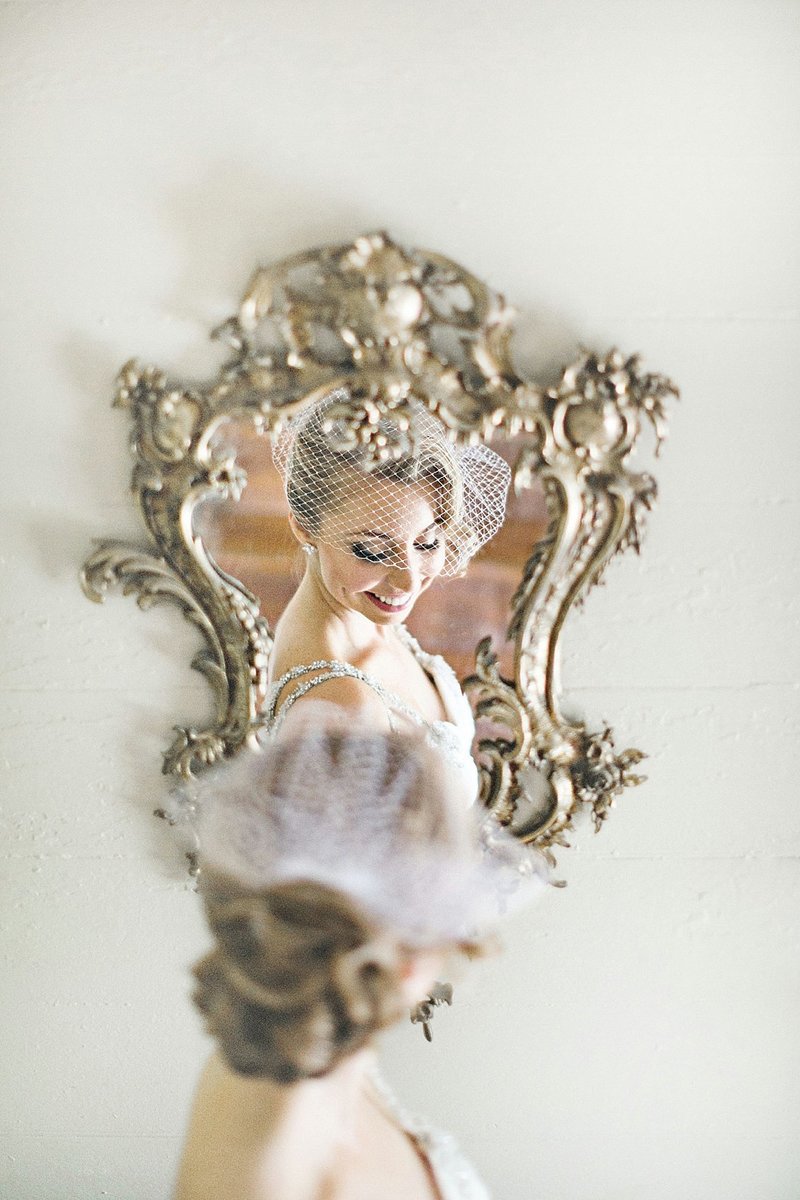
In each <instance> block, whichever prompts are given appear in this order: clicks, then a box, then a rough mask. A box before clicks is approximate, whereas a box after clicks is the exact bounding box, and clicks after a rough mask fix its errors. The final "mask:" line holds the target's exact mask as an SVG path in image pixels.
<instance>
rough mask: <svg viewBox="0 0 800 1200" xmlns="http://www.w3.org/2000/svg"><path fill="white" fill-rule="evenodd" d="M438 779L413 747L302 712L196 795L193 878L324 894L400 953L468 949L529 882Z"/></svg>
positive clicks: (515, 856) (426, 756) (526, 856)
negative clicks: (345, 903) (356, 911)
mask: <svg viewBox="0 0 800 1200" xmlns="http://www.w3.org/2000/svg"><path fill="white" fill-rule="evenodd" d="M439 772H440V766H439V762H438V759H437V757H436V756H435V755H434V754H432V753H431V751H430V749H429V748H428V747H427V745H426V744H425V742H424V741H423V740H422V739H421V738H420V737H419V736H417V735H415V734H413V735H409V734H403V735H400V734H382V733H378V732H376V731H375V730H371V729H368V728H366V727H364V728H360V727H358V726H356V727H353V726H352V724H351V725H350V726H349V727H348V728H347V729H345V728H344V727H343V725H342V721H341V714H337V710H335V709H332V707H331V706H330V705H327V704H325V703H323V702H314V704H313V705H309V706H308V710H307V713H306V714H305V716H304V717H303V718H302V720H300V719H298V720H297V721H295V723H294V724H293V726H292V730H291V732H289V731H288V730H287V732H286V733H284V734H283V735H281V737H279V738H277V739H275V740H273V741H272V742H271V743H270V746H269V749H268V750H267V751H264V752H260V753H259V752H242V753H241V754H240V755H239V757H238V759H237V760H236V761H235V762H233V763H232V764H230V765H229V766H227V767H224V768H221V770H220V772H218V773H215V775H214V777H213V778H211V779H206V780H205V781H202V782H201V784H200V787H199V792H198V793H197V795H196V799H197V800H198V801H199V804H198V810H199V816H198V825H199V834H200V845H201V855H200V862H201V870H202V869H207V868H211V869H212V871H215V872H221V873H223V874H225V875H228V876H230V877H232V878H233V879H235V880H236V881H237V882H238V883H240V884H243V885H244V886H246V887H248V888H253V889H254V890H258V891H260V890H262V889H266V888H268V887H270V886H273V885H276V884H280V883H287V882H291V881H301V880H302V881H309V882H314V883H318V884H324V885H326V886H328V887H330V888H332V889H334V890H336V891H339V892H342V893H344V894H345V895H346V896H348V897H349V898H350V899H351V900H353V901H354V902H356V903H357V904H358V905H359V906H360V907H362V908H363V910H364V912H365V914H366V915H367V916H368V917H369V918H371V919H372V920H374V921H375V922H376V923H377V924H378V925H380V926H381V927H384V928H387V929H388V930H390V931H391V932H392V933H393V934H395V935H396V936H397V938H398V939H399V940H401V941H403V942H404V943H406V944H407V945H410V946H419V947H422V946H426V945H440V944H442V943H443V942H448V941H452V942H457V941H460V940H467V941H469V940H474V939H475V937H476V936H477V935H478V933H479V932H485V930H486V928H487V926H490V925H492V924H493V923H494V921H495V920H496V919H497V917H498V916H499V915H500V913H501V912H502V911H504V910H505V908H506V907H507V905H508V901H509V897H512V898H513V903H514V905H515V906H516V905H517V904H518V902H519V900H520V898H522V897H524V896H527V895H528V894H529V893H530V892H531V886H530V884H531V883H535V884H536V885H538V884H540V883H541V881H542V879H543V871H542V868H541V866H540V865H538V864H537V862H536V860H535V859H534V858H533V857H532V856H531V854H530V852H529V851H528V850H527V848H525V847H523V846H521V845H520V844H519V843H518V842H516V841H515V840H514V839H513V838H512V837H511V836H510V835H508V834H506V833H505V831H504V830H502V829H500V827H499V825H498V824H497V822H496V821H495V820H494V818H492V817H490V816H489V814H487V813H486V812H485V811H481V812H480V814H479V813H478V811H477V810H473V811H472V812H469V811H465V810H464V808H463V806H462V805H461V804H460V803H454V802H452V801H451V800H450V799H449V798H448V797H447V795H446V794H445V793H444V790H443V788H442V784H441V779H440V774H439ZM525 881H527V884H526V882H525Z"/></svg>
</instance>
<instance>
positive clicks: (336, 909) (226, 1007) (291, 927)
mask: <svg viewBox="0 0 800 1200" xmlns="http://www.w3.org/2000/svg"><path fill="white" fill-rule="evenodd" d="M202 891H203V894H204V899H205V904H206V913H207V915H208V920H209V924H210V926H211V930H212V932H213V933H214V935H215V937H216V940H217V946H216V948H215V949H214V950H212V952H211V953H210V954H208V955H207V956H206V957H205V958H204V959H202V960H201V961H200V962H199V963H198V964H197V966H196V967H195V968H194V974H195V978H196V980H197V987H196V990H195V994H194V999H195V1003H196V1004H197V1006H198V1008H199V1009H200V1010H201V1011H202V1012H203V1014H204V1016H205V1018H206V1025H207V1028H208V1031H209V1033H211V1034H212V1035H213V1036H214V1037H215V1038H216V1039H217V1041H218V1044H219V1047H220V1050H221V1052H222V1054H223V1056H224V1058H225V1059H226V1061H227V1063H228V1065H229V1066H230V1067H231V1068H232V1069H233V1070H234V1071H236V1072H237V1073H239V1074H241V1075H250V1076H267V1077H269V1078H271V1079H275V1080H277V1081H278V1082H280V1083H291V1082H294V1081H295V1080H298V1079H305V1078H309V1077H312V1076H317V1075H322V1074H325V1073H326V1072H327V1071H329V1070H331V1069H332V1068H333V1067H334V1066H335V1065H336V1064H337V1063H338V1062H339V1061H340V1059H342V1058H345V1057H347V1055H349V1054H352V1053H353V1052H354V1051H355V1050H357V1049H359V1048H360V1047H361V1046H363V1045H364V1044H365V1042H367V1041H368V1039H369V1038H370V1037H371V1036H372V1035H373V1034H374V1033H375V1032H376V1031H377V1030H379V1029H382V1028H384V1027H385V1026H386V1025H390V1024H392V1023H393V1022H394V1021H395V1020H397V1018H398V1017H399V1016H400V1015H401V1014H402V1011H403V1006H402V1003H401V1001H400V976H399V966H400V948H399V947H398V946H396V945H393V944H392V942H391V940H390V939H389V938H387V937H385V936H382V935H381V933H380V931H379V930H377V929H376V928H374V926H372V925H371V924H370V923H369V922H368V921H366V920H365V919H364V916H363V914H361V913H360V912H359V911H358V909H357V908H356V906H355V905H354V904H353V903H352V902H351V901H350V900H349V899H348V898H347V897H346V896H345V895H343V894H342V893H340V892H336V891H334V890H332V889H331V888H328V887H325V886H324V885H321V884H318V883H314V882H310V881H298V882H291V883H283V884H277V885H275V886H274V887H272V888H269V889H267V890H265V891H264V892H262V893H261V894H258V895H254V894H252V893H248V892H247V891H244V890H243V889H242V888H241V887H239V886H237V885H236V883H235V882H234V881H233V880H230V879H226V878H225V877H224V876H219V875H214V874H213V873H206V875H205V876H204V879H203V884H202Z"/></svg>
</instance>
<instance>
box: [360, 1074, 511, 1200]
mask: <svg viewBox="0 0 800 1200" xmlns="http://www.w3.org/2000/svg"><path fill="white" fill-rule="evenodd" d="M370 1081H371V1083H372V1087H373V1090H374V1092H375V1094H376V1097H377V1101H378V1103H379V1104H380V1105H381V1107H382V1108H383V1110H384V1111H385V1112H386V1113H388V1115H389V1116H390V1117H391V1118H392V1120H393V1121H394V1122H395V1123H396V1124H397V1125H399V1126H400V1128H401V1129H403V1130H404V1131H405V1132H406V1133H407V1134H408V1136H409V1137H410V1138H411V1139H412V1141H413V1142H414V1143H415V1145H416V1146H417V1149H418V1150H419V1152H420V1154H421V1155H422V1157H423V1158H424V1159H425V1161H426V1162H427V1163H428V1165H429V1167H430V1170H431V1174H432V1175H433V1179H434V1182H435V1184H436V1187H437V1189H438V1191H439V1194H440V1196H441V1200H491V1197H490V1196H489V1192H488V1191H487V1189H486V1187H485V1185H484V1184H483V1183H482V1182H481V1180H480V1178H479V1177H478V1175H477V1173H476V1171H475V1168H474V1167H473V1166H472V1164H471V1163H470V1162H469V1161H468V1160H467V1159H466V1158H465V1157H464V1155H463V1154H462V1153H461V1150H460V1148H459V1146H458V1143H457V1142H456V1140H455V1138H454V1137H452V1136H451V1135H450V1134H449V1133H444V1132H443V1131H442V1130H440V1129H435V1128H434V1127H432V1126H430V1125H428V1124H427V1123H426V1122H424V1121H420V1120H418V1119H417V1118H416V1117H414V1116H412V1115H411V1114H410V1113H408V1112H406V1111H405V1109H404V1108H403V1107H402V1106H401V1105H400V1104H399V1103H398V1101H397V1099H396V1098H395V1096H394V1095H393V1094H392V1092H391V1090H390V1089H389V1086H388V1085H387V1083H386V1082H385V1080H384V1079H383V1077H382V1076H381V1075H380V1074H379V1073H378V1071H377V1070H375V1071H373V1072H371V1075H370Z"/></svg>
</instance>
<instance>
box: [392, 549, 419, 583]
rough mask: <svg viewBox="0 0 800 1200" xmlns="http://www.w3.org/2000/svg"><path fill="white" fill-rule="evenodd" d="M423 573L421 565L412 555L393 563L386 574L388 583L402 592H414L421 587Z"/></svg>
mask: <svg viewBox="0 0 800 1200" xmlns="http://www.w3.org/2000/svg"><path fill="white" fill-rule="evenodd" d="M421 577H422V573H421V571H420V568H419V563H418V562H416V560H415V557H414V555H413V553H412V554H408V555H403V556H402V558H399V557H398V559H397V560H396V561H395V562H393V563H392V564H391V566H390V568H389V570H388V572H387V574H386V578H387V582H389V583H391V585H392V587H396V588H397V590H398V591H400V592H413V591H415V590H416V588H417V587H418V585H419V582H420V579H421Z"/></svg>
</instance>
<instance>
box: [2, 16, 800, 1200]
mask: <svg viewBox="0 0 800 1200" xmlns="http://www.w3.org/2000/svg"><path fill="white" fill-rule="evenodd" d="M0 37H1V38H2V46H3V57H4V61H5V69H4V72H3V79H2V82H1V83H0V94H1V95H2V133H3V150H2V154H1V155H0V173H1V174H2V189H3V195H4V219H3V222H2V226H1V227H0V244H1V245H2V261H3V268H4V270H3V273H4V278H5V280H6V288H5V293H4V301H3V303H2V308H1V309H0V321H2V346H3V351H4V359H5V364H4V371H3V384H4V405H3V423H2V441H3V471H2V477H1V478H0V486H1V487H2V501H1V503H2V531H3V533H2V565H3V574H2V578H3V585H4V586H3V608H2V633H3V658H2V714H3V715H2V758H1V759H0V763H1V765H2V781H3V807H2V838H1V839H0V862H1V863H2V873H1V874H2V885H1V886H2V893H3V895H2V904H3V913H4V921H3V927H4V933H3V939H4V943H3V970H2V984H0V987H1V988H2V992H3V996H4V1009H5V1016H4V1019H3V1021H2V1023H0V1061H2V1062H3V1064H4V1072H3V1075H4V1083H3V1085H2V1092H1V1093H0V1134H1V1135H2V1156H1V1157H0V1193H2V1195H3V1196H4V1197H5V1196H7V1197H9V1200H34V1198H35V1200H48V1198H49V1197H53V1198H55V1197H58V1200H96V1198H97V1200H99V1198H100V1197H104V1196H110V1197H115V1198H117V1200H145V1198H149V1197H154V1196H165V1195H167V1194H168V1192H169V1187H170V1180H171V1178H172V1175H173V1172H174V1168H175V1163H176V1159H177V1155H178V1151H179V1145H180V1139H181V1135H182V1130H183V1128H184V1123H185V1118H186V1113H187V1108H188V1104H189V1099H190V1095H191V1091H192V1088H193V1085H194V1081H195V1079H196V1076H197V1073H198V1070H199V1067H200V1064H201V1061H202V1060H203V1058H204V1056H205V1054H206V1052H207V1043H206V1041H205V1038H204V1036H203V1035H202V1033H201V1031H200V1028H199V1022H198V1021H197V1020H196V1018H195V1016H194V1014H193V1013H192V1011H191V1010H190V1007H189V1004H188V1000H187V993H188V977H187V967H188V964H189V963H190V962H191V961H192V960H193V959H194V958H196V957H197V956H198V954H199V953H200V952H201V951H202V950H203V948H204V946H205V944H206V943H205V935H204V932H203V929H202V925H201V920H200V916H199V913H198V906H197V903H196V899H195V897H194V895H193V893H192V890H191V888H190V886H189V885H188V884H187V882H186V879H185V877H184V876H183V874H182V872H181V867H180V863H179V861H178V856H177V853H176V851H175V850H174V848H173V847H172V845H171V843H170V841H169V838H168V836H167V832H166V830H165V828H164V827H163V826H162V825H160V824H159V823H158V822H155V821H153V820H152V819H151V818H150V815H149V814H150V812H151V810H152V809H153V808H154V807H155V806H156V805H157V804H158V803H159V802H160V801H161V800H163V797H164V782H163V780H162V778H161V776H160V775H159V755H160V751H161V749H163V747H164V746H165V744H166V741H167V738H168V734H169V729H170V727H171V725H172V724H173V723H176V722H179V721H180V722H182V723H185V722H188V721H192V720H199V719H201V718H202V716H203V713H204V712H205V709H206V705H207V702H208V700H207V695H206V692H205V685H204V684H203V683H202V681H201V680H200V679H199V677H193V675H192V673H191V671H190V670H189V667H188V663H189V661H190V658H191V655H192V653H193V650H194V648H195V643H194V641H193V637H192V634H191V632H190V631H189V630H188V629H186V628H184V627H183V625H182V624H181V622H180V619H179V617H178V616H177V615H173V614H172V613H170V612H167V611H166V610H163V611H156V612H155V613H149V614H143V613H140V612H139V610H138V609H136V608H135V606H134V605H133V604H132V602H131V601H130V600H124V599H122V598H117V597H115V598H114V599H112V600H110V601H109V602H108V603H107V604H106V605H105V607H104V608H103V609H95V608H93V607H91V606H90V605H89V604H88V603H87V602H86V600H85V599H84V598H83V596H82V595H81V594H80V591H79V589H78V586H77V570H78V567H79V564H80V562H81V561H82V560H83V558H84V557H85V555H86V553H87V551H88V549H89V547H90V543H91V539H92V538H93V537H103V536H119V537H133V538H138V537H140V529H139V526H138V523H137V518H136V516H135V513H134V511H133V506H132V505H131V504H130V501H129V498H128V496H127V480H128V476H129V470H130V463H129V459H128V454H127V448H126V438H127V428H126V421H125V416H124V414H120V413H119V412H115V411H112V410H111V408H110V406H109V404H108V398H109V397H110V392H111V385H112V380H113V377H114V375H115V373H116V370H117V369H118V367H119V365H120V364H121V363H122V362H123V361H125V360H126V359H127V358H128V357H130V356H131V355H133V354H137V355H139V356H140V357H142V358H143V359H144V360H146V361H150V362H154V363H157V364H159V365H162V366H165V367H168V368H170V369H172V370H173V371H175V372H176V373H179V374H180V373H188V374H191V375H197V376H203V375H204V373H205V372H206V371H207V370H208V369H210V368H211V367H212V366H213V365H214V364H215V363H216V361H217V354H218V351H215V350H214V349H213V347H211V346H209V345H208V344H207V342H206V334H207V331H208V330H209V329H210V328H211V327H212V326H213V325H214V324H215V323H217V322H218V321H219V320H220V319H222V318H224V317H226V316H228V315H229V314H230V313H231V312H232V311H233V309H234V307H235V304H236V301H237V299H238V297H239V295H240V293H241V291H242V289H243V287H244V285H245V283H246V281H247V279H248V277H249V274H250V272H251V270H252V268H253V267H254V265H256V264H257V263H259V262H269V261H272V260H275V259H277V258H279V257H282V256H284V255H286V254H289V253H291V252H293V251H295V250H299V249H302V248H304V247H306V246H309V245H313V244H316V243H319V242H324V241H329V240H339V239H345V238H348V237H351V236H354V235H355V234H357V233H358V232H361V231H363V230H368V229H372V228H381V227H386V228H388V229H390V230H391V232H392V233H393V235H394V236H395V237H397V238H398V240H400V241H405V242H408V243H409V244H417V245H423V246H429V247H433V248H436V249H438V250H441V251H442V252H444V253H447V254H449V255H451V256H452V257H454V258H455V259H457V260H459V261H461V262H463V263H464V264H465V265H467V266H468V267H470V269H472V270H474V271H475V273H476V274H478V275H479V276H482V277H484V278H486V279H487V280H489V281H490V282H491V283H492V284H494V285H495V286H497V287H498V288H500V289H502V290H503V291H504V293H505V294H506V295H507V296H508V297H509V299H510V300H511V301H512V302H513V303H515V304H516V305H517V306H518V307H519V308H520V309H521V310H522V312H523V313H524V317H523V319H522V323H521V331H520V357H521V359H522V360H523V361H524V362H525V363H527V364H528V365H530V366H531V367H532V368H534V369H536V370H537V371H539V372H540V374H543V375H547V373H548V372H551V371H552V370H553V369H554V368H555V367H556V366H558V365H560V364H563V363H564V362H565V361H567V360H568V359H570V358H571V357H572V356H573V354H574V352H575V349H576V346H577V345H578V343H583V344H586V345H590V346H593V347H596V348H597V349H605V348H607V347H608V346H609V345H611V344H614V343H616V344H618V345H619V346H620V347H622V348H623V349H624V350H626V351H633V350H639V351H642V352H643V353H644V355H645V361H646V363H647V364H648V365H649V366H651V367H652V368H653V369H656V370H664V371H666V372H667V373H669V374H671V375H672V376H673V377H674V378H675V379H676V380H677V381H678V382H679V383H680V385H681V387H682V391H683V400H682V401H681V403H680V405H679V406H678V408H677V410H676V411H675V412H674V414H673V421H672V436H671V439H670V442H669V443H668V445H667V447H666V448H665V452H664V454H663V456H662V460H661V461H660V465H658V466H657V468H656V473H657V476H658V480H659V484H660V489H661V498H660V500H659V503H658V506H657V508H656V511H655V513H654V515H653V518H652V520H651V523H650V529H649V533H648V537H647V539H646V542H645V548H644V553H643V555H642V557H641V559H636V558H635V557H627V558H624V559H621V560H619V561H618V562H617V563H616V564H614V566H613V567H612V568H611V569H610V571H609V575H608V582H607V585H606V587H605V588H603V589H601V590H599V591H597V592H596V593H595V594H593V596H592V597H591V598H590V600H589V601H588V603H587V605H586V609H585V611H584V612H583V613H582V614H581V615H579V616H576V617H575V618H574V619H573V620H572V621H571V624H570V628H569V629H568V631H567V637H566V639H565V640H566V646H565V660H564V680H565V686H566V689H567V697H568V700H569V703H570V705H571V706H572V707H574V708H576V709H577V710H578V711H581V712H583V713H585V714H586V716H587V718H588V719H589V720H590V721H591V722H592V723H594V724H599V722H600V721H601V720H602V719H604V718H605V719H607V720H609V721H610V722H611V723H612V724H613V725H614V727H615V730H616V732H617V736H618V744H619V745H627V744H635V745H641V746H642V747H643V748H645V749H647V751H648V752H649V755H650V758H649V761H648V764H647V773H648V775H649V782H648V783H647V784H646V785H645V786H644V787H643V788H642V789H640V790H639V791H638V792H630V793H628V794H627V795H626V796H625V797H624V798H623V799H622V801H621V802H620V803H619V806H618V809H617V810H616V811H615V813H614V814H613V816H612V819H611V820H610V821H609V822H608V824H607V827H606V828H605V829H604V831H603V832H602V834H601V835H600V836H598V837H596V838H595V837H594V836H593V835H592V833H591V831H590V830H589V829H588V828H586V829H584V830H583V831H582V832H581V835H580V837H579V838H578V839H577V841H578V844H577V845H576V846H575V847H574V848H573V849H572V850H570V851H569V852H564V853H563V854H562V856H561V873H562V875H563V876H564V877H565V878H566V879H567V880H568V883H569V886H568V887H567V888H566V889H565V890H562V891H560V892H553V893H552V894H550V895H548V896H547V898H546V899H545V900H544V901H543V902H542V903H541V904H540V906H539V907H538V908H537V909H536V910H535V911H534V912H533V913H529V914H526V915H524V916H521V917H518V918H516V919H515V922H514V924H513V926H512V927H511V929H510V931H509V934H508V938H507V942H508V948H507V953H506V955H505V957H503V958H502V959H499V960H497V961H493V962H491V963H488V964H485V965H481V966H480V967H479V968H477V969H476V971H475V972H474V973H473V974H472V975H471V976H470V977H469V978H468V979H466V980H465V982H464V983H463V984H462V985H461V986H460V988H459V992H458V997H457V1001H458V1002H457V1005H456V1007H455V1008H454V1009H453V1010H452V1011H449V1012H447V1013H445V1014H443V1015H442V1016H441V1017H439V1018H437V1022H436V1027H435V1034H436V1036H435V1040H434V1043H433V1045H432V1046H426V1045H424V1044H423V1042H422V1038H421V1037H420V1036H419V1032H418V1031H417V1030H411V1029H410V1028H405V1027H404V1028H401V1029H399V1030H397V1031H396V1032H394V1033H393V1034H392V1035H391V1036H390V1038H389V1039H388V1043H387V1047H386V1053H385V1057H386V1064H387V1072H388V1075H389V1077H390V1079H391V1080H392V1082H393V1083H394V1084H395V1086H396V1087H397V1089H398V1091H399V1092H400V1094H401V1095H402V1097H403V1099H404V1100H405V1101H406V1102H407V1103H408V1105H409V1106H410V1107H412V1108H418V1109H420V1110H421V1111H423V1112H424V1113H426V1114H427V1115H428V1116H429V1117H431V1118H433V1119H435V1120H436V1121H438V1122H439V1123H441V1124H442V1125H443V1126H445V1127H448V1128H450V1129H451V1130H453V1132H454V1133H456V1134H457V1136H458V1137H459V1138H460V1139H461V1140H462V1142H463V1143H464V1145H465V1146H466V1147H467V1148H468V1149H469V1152H470V1154H471V1155H472V1157H473V1158H474V1159H475V1161H476V1162H477V1164H478V1165H479V1166H480V1168H481V1170H482V1171H483V1173H484V1175H485V1176H486V1178H487V1180H488V1182H489V1183H490V1184H491V1186H492V1188H493V1190H494V1192H495V1194H496V1195H497V1197H498V1198H500V1197H502V1198H503V1200H531V1198H535V1197H540V1196H541V1197H545V1196H546V1197H548V1200H645V1198H646V1200H672V1198H673V1197H674V1196H676V1195H679V1196H681V1197H683V1198H684V1200H723V1198H724V1200H752V1198H753V1197H755V1196H757V1197H759V1200H795V1198H796V1197H797V1196H798V1194H800V1136H798V1135H799V1134H800V1129H798V1113H800V1082H799V1080H800V1071H799V1070H798V1023H797V1000H798V987H799V985H800V965H799V964H800V958H799V957H798V932H797V930H798V906H797V901H798V869H797V867H798V851H800V808H799V807H798V803H797V772H796V745H797V734H798V726H799V725H800V712H799V711H798V679H799V678H800V673H799V670H798V667H799V665H800V664H798V657H799V656H800V651H799V650H798V642H797V637H796V630H797V623H798V615H800V614H799V613H798V599H797V597H798V590H799V589H798V561H799V556H798V552H797V540H798V537H797V534H798V528H799V527H800V520H798V518H799V517H800V490H799V489H798V474H797V471H796V453H797V450H796V448H797V444H798V434H799V433H800V429H798V409H797V404H796V399H795V395H794V380H795V374H796V346H797V334H798V325H799V324H800V303H799V301H800V297H799V296H798V288H799V287H800V282H799V281H800V273H799V272H798V257H799V252H800V229H799V228H798V222H797V210H798V189H797V185H798V176H799V175H800V172H799V171H798V146H799V145H800V139H798V132H799V131H798V112H800V104H799V103H798V102H799V101H800V77H798V74H797V71H796V63H797V61H798V51H800V45H799V43H800V7H798V5H797V4H796V3H792V2H789V0H786V2H783V0H759V2H758V3H749V2H746V0H726V2H725V3H722V2H721V0H707V2H706V3H704V4H696V3H688V2H684V0H659V2H658V3H655V2H654V0H645V2H643V3H642V2H639V3H633V2H628V0H605V2H604V3H600V4H593V3H582V2H580V0H560V2H559V3H557V4H556V3H546V2H541V0H524V2H523V0H506V2H503V0H500V2H499V3H496V4H494V5H487V4H478V3H475V2H474V0H438V2H437V3H433V4H430V3H422V2H418V0H409V2H407V3H405V4H403V5H397V4H389V3H382V2H380V0H378V2H375V0H372V2H367V0H340V2H339V3H337V4H326V3H323V2H321V0H310V2H308V0H307V2H306V3H304V4H295V3H288V2H283V0H268V2H264V0H259V2H258V3H256V2H250V0H230V2H229V3H227V4H226V5H224V6H220V5H216V4H211V3H210V2H206V0H202V2H201V0H188V2H187V0H175V2H174V3H173V4H171V5H169V6H161V5H156V4H153V3H149V2H145V3H139V4H136V5H133V4H115V3H102V4H101V3H98V2H96V0H90V2H87V3H75V2H72V0H64V2H63V3H49V2H42V3H15V2H12V3H4V4H3V5H2V6H0ZM643 462H644V463H645V464H646V465H647V464H648V463H649V459H648V456H647V454H645V455H644V456H643Z"/></svg>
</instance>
